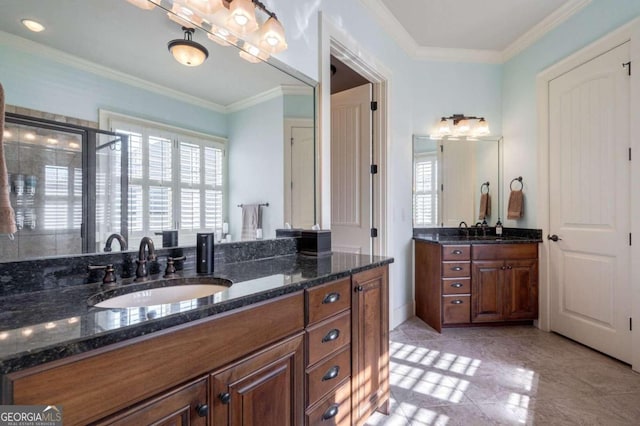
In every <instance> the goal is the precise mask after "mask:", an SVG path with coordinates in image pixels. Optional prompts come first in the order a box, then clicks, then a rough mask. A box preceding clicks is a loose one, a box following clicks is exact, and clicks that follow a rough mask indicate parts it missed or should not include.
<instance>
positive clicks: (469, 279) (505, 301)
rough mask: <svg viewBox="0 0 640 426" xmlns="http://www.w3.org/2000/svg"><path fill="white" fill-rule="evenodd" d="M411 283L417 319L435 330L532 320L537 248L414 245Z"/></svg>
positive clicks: (535, 308)
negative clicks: (453, 326) (413, 266)
mask: <svg viewBox="0 0 640 426" xmlns="http://www.w3.org/2000/svg"><path fill="white" fill-rule="evenodd" d="M415 282H416V284H415V292H416V315H417V316H418V317H419V318H421V319H422V320H423V321H425V322H426V323H427V324H429V325H430V326H431V327H433V328H434V329H436V330H437V331H441V329H442V327H444V326H448V325H469V324H481V323H490V322H494V323H495V322H508V321H518V320H532V319H536V318H537V317H538V246H537V244H534V243H533V244H472V245H447V244H444V245H441V244H433V243H426V242H421V241H416V244H415Z"/></svg>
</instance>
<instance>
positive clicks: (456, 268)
mask: <svg viewBox="0 0 640 426" xmlns="http://www.w3.org/2000/svg"><path fill="white" fill-rule="evenodd" d="M451 270H452V271H462V266H454V267H453V268H451Z"/></svg>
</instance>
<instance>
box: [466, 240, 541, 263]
mask: <svg viewBox="0 0 640 426" xmlns="http://www.w3.org/2000/svg"><path fill="white" fill-rule="evenodd" d="M537 258H538V244H536V243H533V244H477V245H474V246H473V260H503V259H508V260H512V259H513V260H517V259H537Z"/></svg>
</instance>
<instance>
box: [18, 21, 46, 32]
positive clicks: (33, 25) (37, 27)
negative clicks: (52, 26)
mask: <svg viewBox="0 0 640 426" xmlns="http://www.w3.org/2000/svg"><path fill="white" fill-rule="evenodd" d="M22 25H24V26H25V27H27V28H28V29H29V30H31V31H33V32H34V33H39V32H42V31H44V25H42V24H41V23H40V22H37V21H34V20H33V19H23V20H22Z"/></svg>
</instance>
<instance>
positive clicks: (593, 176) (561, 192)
mask: <svg viewBox="0 0 640 426" xmlns="http://www.w3.org/2000/svg"><path fill="white" fill-rule="evenodd" d="M628 61H629V43H626V44H623V45H621V46H619V47H617V48H615V49H613V50H610V51H609V52H607V53H606V54H603V55H601V56H598V57H596V58H594V59H592V60H591V61H589V62H587V63H585V64H583V65H581V66H579V67H577V68H575V69H573V70H571V71H569V72H568V73H566V74H563V75H562V76H560V77H558V78H556V79H555V80H553V81H551V82H550V83H549V145H550V146H549V158H550V159H549V185H550V191H549V192H550V200H549V201H550V212H549V214H550V218H549V219H550V232H551V234H555V235H557V236H558V237H559V238H561V239H560V240H558V241H556V242H554V241H548V244H549V250H550V274H551V276H550V278H551V281H550V288H551V311H550V313H551V318H550V320H551V329H552V330H553V331H556V332H558V333H560V334H563V335H565V336H567V337H570V338H571V339H574V340H577V341H578V342H581V343H583V344H585V345H588V346H591V347H593V348H594V349H597V350H599V351H601V352H604V353H606V354H609V355H611V356H613V357H615V358H618V359H620V360H622V361H626V362H630V361H631V332H630V330H629V317H630V312H631V305H630V300H631V292H630V285H629V275H630V264H629V261H630V258H629V253H630V247H629V231H630V220H629V198H630V192H629V178H630V174H629V173H630V164H629V154H628V152H629V151H628V149H629V76H628V75H627V71H626V70H625V68H623V67H622V66H621V64H622V63H624V62H628Z"/></svg>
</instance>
